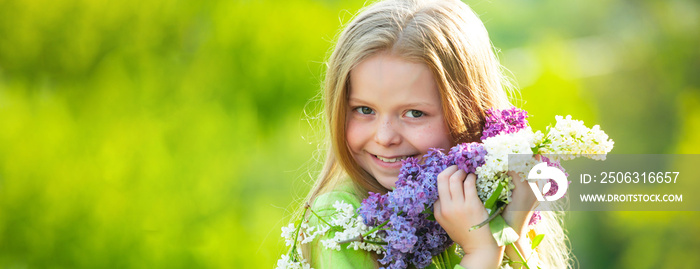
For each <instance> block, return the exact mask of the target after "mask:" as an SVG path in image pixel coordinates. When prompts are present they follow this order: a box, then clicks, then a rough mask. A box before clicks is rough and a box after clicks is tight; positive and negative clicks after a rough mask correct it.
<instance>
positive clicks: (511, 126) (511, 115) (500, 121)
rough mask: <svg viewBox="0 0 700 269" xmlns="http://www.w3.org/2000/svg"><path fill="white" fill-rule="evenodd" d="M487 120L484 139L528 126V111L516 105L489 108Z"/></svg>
mask: <svg viewBox="0 0 700 269" xmlns="http://www.w3.org/2000/svg"><path fill="white" fill-rule="evenodd" d="M485 120H486V123H485V125H484V131H483V132H482V136H481V140H482V141H483V140H485V139H486V138H489V137H493V136H496V135H499V134H509V133H515V132H517V131H519V130H521V129H523V128H525V127H527V111H525V110H522V109H518V108H516V107H511V108H509V109H504V110H498V109H488V110H486V119H485Z"/></svg>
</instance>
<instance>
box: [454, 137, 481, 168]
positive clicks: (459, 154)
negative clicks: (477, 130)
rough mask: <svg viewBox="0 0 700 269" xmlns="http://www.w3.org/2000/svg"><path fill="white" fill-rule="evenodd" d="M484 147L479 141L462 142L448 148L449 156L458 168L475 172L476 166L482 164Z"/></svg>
mask: <svg viewBox="0 0 700 269" xmlns="http://www.w3.org/2000/svg"><path fill="white" fill-rule="evenodd" d="M485 155H486V149H484V144H481V143H476V142H473V143H464V144H459V145H457V146H454V147H453V148H452V149H450V153H449V155H448V156H449V158H450V159H452V160H454V163H455V164H457V167H459V169H462V170H464V171H465V172H467V173H474V172H476V168H477V167H479V166H482V165H483V164H484V161H485V160H484V156H485Z"/></svg>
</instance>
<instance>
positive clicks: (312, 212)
mask: <svg viewBox="0 0 700 269" xmlns="http://www.w3.org/2000/svg"><path fill="white" fill-rule="evenodd" d="M309 211H311V214H314V216H316V218H317V219H318V220H320V221H321V222H323V223H324V224H326V225H328V227H330V228H331V229H333V230H336V231H340V230H339V229H338V228H336V227H335V226H333V225H331V224H330V223H328V222H326V220H324V219H323V218H322V217H321V216H319V215H318V214H316V211H314V210H313V209H309Z"/></svg>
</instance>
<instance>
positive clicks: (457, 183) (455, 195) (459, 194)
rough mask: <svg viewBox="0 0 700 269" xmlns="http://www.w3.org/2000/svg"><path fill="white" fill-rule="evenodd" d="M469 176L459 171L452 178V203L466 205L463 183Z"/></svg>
mask: <svg viewBox="0 0 700 269" xmlns="http://www.w3.org/2000/svg"><path fill="white" fill-rule="evenodd" d="M466 176H467V172H464V170H462V169H459V170H457V172H455V173H454V174H452V176H450V195H451V196H452V201H453V202H455V203H457V204H461V203H464V190H463V187H462V182H464V178H465V177H466Z"/></svg>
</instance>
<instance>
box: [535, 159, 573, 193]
mask: <svg viewBox="0 0 700 269" xmlns="http://www.w3.org/2000/svg"><path fill="white" fill-rule="evenodd" d="M527 178H528V183H529V184H530V188H531V189H532V192H534V193H535V197H537V201H540V202H544V201H549V202H551V201H556V200H559V199H561V198H562V197H564V194H566V190H567V189H568V188H569V182H567V181H566V174H564V172H562V171H561V170H559V169H558V168H556V167H551V166H547V163H539V164H537V165H535V167H533V168H532V169H531V170H530V174H529V175H528V176H527ZM548 179H552V180H554V182H556V183H557V187H558V188H557V192H556V193H555V194H553V195H548V196H544V194H545V193H547V192H549V189H550V188H551V187H552V183H551V182H549V180H548ZM538 181H539V182H544V186H542V190H540V188H538V187H537V182H538Z"/></svg>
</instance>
